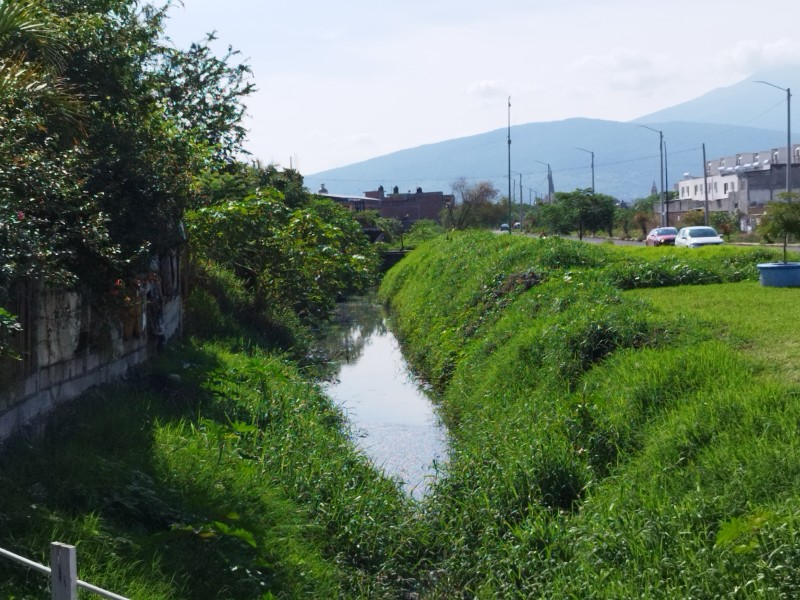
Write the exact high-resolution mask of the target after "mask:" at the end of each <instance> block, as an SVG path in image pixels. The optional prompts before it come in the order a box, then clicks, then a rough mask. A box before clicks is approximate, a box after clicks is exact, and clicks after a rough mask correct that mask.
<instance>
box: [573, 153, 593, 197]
mask: <svg viewBox="0 0 800 600" xmlns="http://www.w3.org/2000/svg"><path fill="white" fill-rule="evenodd" d="M575 150H580V151H582V152H588V153H589V154H591V155H592V193H593V194H594V152H592V151H591V150H586V149H585V148H575Z"/></svg>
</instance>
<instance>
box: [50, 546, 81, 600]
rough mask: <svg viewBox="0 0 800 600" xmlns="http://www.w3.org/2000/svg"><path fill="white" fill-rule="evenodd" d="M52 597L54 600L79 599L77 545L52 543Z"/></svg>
mask: <svg viewBox="0 0 800 600" xmlns="http://www.w3.org/2000/svg"><path fill="white" fill-rule="evenodd" d="M50 588H51V591H50V597H51V599H52V600H77V598H78V559H77V557H76V554H75V546H70V545H69V544H62V543H61V542H53V543H52V544H50Z"/></svg>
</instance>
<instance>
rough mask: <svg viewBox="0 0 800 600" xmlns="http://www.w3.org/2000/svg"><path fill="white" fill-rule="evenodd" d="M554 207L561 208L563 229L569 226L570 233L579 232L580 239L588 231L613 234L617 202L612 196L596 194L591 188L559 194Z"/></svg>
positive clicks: (556, 196)
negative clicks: (601, 231)
mask: <svg viewBox="0 0 800 600" xmlns="http://www.w3.org/2000/svg"><path fill="white" fill-rule="evenodd" d="M553 205H554V206H559V207H560V211H561V218H563V219H564V222H563V223H562V225H561V226H562V228H564V227H566V226H567V224H569V227H570V231H577V232H578V238H580V239H583V236H584V234H585V233H586V232H587V231H591V232H596V231H599V230H603V231H607V232H608V234H609V235H611V234H612V233H613V226H614V211H615V200H614V198H612V197H611V196H607V195H605V194H596V193H594V192H593V191H592V190H591V188H586V189H578V190H575V191H573V192H557V193H556V195H555V199H554V201H553Z"/></svg>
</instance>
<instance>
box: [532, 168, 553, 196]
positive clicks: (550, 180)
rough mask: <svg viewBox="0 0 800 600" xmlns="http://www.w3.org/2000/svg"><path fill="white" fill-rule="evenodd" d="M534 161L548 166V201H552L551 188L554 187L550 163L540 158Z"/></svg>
mask: <svg viewBox="0 0 800 600" xmlns="http://www.w3.org/2000/svg"><path fill="white" fill-rule="evenodd" d="M533 162H535V163H539V164H540V165H544V166H545V167H547V201H548V202H552V201H553V198H552V197H551V194H550V188H551V187H552V186H551V184H552V182H553V173H552V171H551V170H550V163H546V162H542V161H540V160H535V161H533Z"/></svg>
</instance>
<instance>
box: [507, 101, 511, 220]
mask: <svg viewBox="0 0 800 600" xmlns="http://www.w3.org/2000/svg"><path fill="white" fill-rule="evenodd" d="M508 233H511V96H509V97H508Z"/></svg>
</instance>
